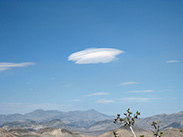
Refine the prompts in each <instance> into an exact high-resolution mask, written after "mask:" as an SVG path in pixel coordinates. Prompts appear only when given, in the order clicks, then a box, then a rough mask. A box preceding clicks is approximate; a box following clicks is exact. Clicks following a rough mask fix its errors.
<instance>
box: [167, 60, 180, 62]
mask: <svg viewBox="0 0 183 137" xmlns="http://www.w3.org/2000/svg"><path fill="white" fill-rule="evenodd" d="M178 62H180V60H168V61H166V63H178Z"/></svg>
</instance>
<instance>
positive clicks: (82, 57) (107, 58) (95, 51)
mask: <svg viewBox="0 0 183 137" xmlns="http://www.w3.org/2000/svg"><path fill="white" fill-rule="evenodd" d="M121 53H124V51H122V50H118V49H114V48H89V49H85V50H82V51H78V52H75V53H72V54H71V55H70V56H69V57H68V60H69V61H73V62H74V63H75V64H97V63H108V62H111V61H113V60H115V59H117V58H116V56H117V55H119V54H121Z"/></svg>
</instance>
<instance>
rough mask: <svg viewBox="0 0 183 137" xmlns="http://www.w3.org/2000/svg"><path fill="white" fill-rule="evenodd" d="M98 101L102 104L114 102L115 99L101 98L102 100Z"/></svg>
mask: <svg viewBox="0 0 183 137" xmlns="http://www.w3.org/2000/svg"><path fill="white" fill-rule="evenodd" d="M96 103H101V104H106V103H114V100H105V99H100V100H98V101H96Z"/></svg>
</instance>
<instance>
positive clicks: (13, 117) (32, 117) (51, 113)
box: [0, 109, 111, 125]
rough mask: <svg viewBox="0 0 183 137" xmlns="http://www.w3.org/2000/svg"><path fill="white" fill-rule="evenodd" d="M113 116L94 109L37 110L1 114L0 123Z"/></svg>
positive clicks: (80, 119) (100, 118)
mask: <svg viewBox="0 0 183 137" xmlns="http://www.w3.org/2000/svg"><path fill="white" fill-rule="evenodd" d="M110 118H111V116H107V115H105V114H102V113H99V112H97V111H95V110H93V109H91V110H87V111H70V112H62V111H57V110H42V109H39V110H35V111H33V112H30V113H27V114H24V115H22V114H10V115H0V125H1V124H3V123H5V122H11V121H50V120H53V119H61V120H62V121H64V122H65V123H70V122H73V121H75V122H76V121H100V120H105V119H110Z"/></svg>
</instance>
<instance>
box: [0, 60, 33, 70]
mask: <svg viewBox="0 0 183 137" xmlns="http://www.w3.org/2000/svg"><path fill="white" fill-rule="evenodd" d="M31 65H35V63H33V62H23V63H7V62H1V63H0V71H4V70H8V69H11V68H17V67H27V66H31Z"/></svg>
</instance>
